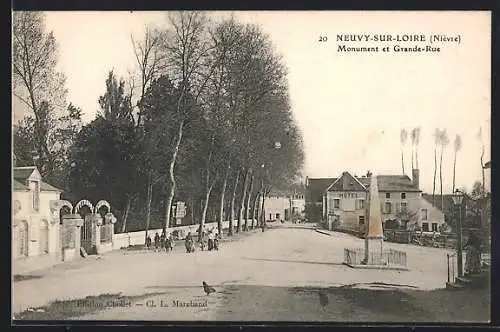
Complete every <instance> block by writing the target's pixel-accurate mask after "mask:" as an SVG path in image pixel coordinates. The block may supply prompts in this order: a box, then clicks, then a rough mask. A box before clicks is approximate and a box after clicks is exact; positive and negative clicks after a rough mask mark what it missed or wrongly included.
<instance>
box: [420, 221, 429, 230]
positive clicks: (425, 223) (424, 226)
mask: <svg viewBox="0 0 500 332" xmlns="http://www.w3.org/2000/svg"><path fill="white" fill-rule="evenodd" d="M428 231H429V223H427V222H423V223H422V232H428Z"/></svg>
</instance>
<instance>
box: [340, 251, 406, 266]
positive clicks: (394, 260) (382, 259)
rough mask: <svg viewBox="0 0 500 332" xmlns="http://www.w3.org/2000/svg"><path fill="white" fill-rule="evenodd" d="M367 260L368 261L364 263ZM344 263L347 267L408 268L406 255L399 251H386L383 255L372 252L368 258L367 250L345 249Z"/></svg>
mask: <svg viewBox="0 0 500 332" xmlns="http://www.w3.org/2000/svg"><path fill="white" fill-rule="evenodd" d="M366 258H368V261H366V262H363V261H364V260H365V259H366ZM344 263H345V264H347V265H360V264H362V263H364V264H366V265H390V266H400V267H405V268H406V267H407V260H406V253H405V252H403V251H397V250H392V249H389V250H385V251H383V252H381V253H379V252H370V253H368V257H366V255H365V250H364V249H362V248H356V249H352V248H345V249H344Z"/></svg>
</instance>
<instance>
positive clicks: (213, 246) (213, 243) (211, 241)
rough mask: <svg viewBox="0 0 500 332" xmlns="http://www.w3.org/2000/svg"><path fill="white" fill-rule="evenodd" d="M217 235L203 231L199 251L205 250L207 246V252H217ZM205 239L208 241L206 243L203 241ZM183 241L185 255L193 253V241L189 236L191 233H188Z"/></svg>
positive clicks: (211, 231) (215, 232)
mask: <svg viewBox="0 0 500 332" xmlns="http://www.w3.org/2000/svg"><path fill="white" fill-rule="evenodd" d="M219 238H220V237H219V233H218V232H217V231H216V230H214V229H211V230H210V231H207V230H203V232H202V236H201V241H200V249H201V250H205V247H206V245H207V244H208V250H209V251H212V250H219ZM205 239H208V241H205ZM184 241H185V246H186V252H187V253H192V252H194V240H193V236H192V235H191V232H189V233H188V235H187V236H186V239H185V240H184Z"/></svg>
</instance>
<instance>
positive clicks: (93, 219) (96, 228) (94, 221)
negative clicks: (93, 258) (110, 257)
mask: <svg viewBox="0 0 500 332" xmlns="http://www.w3.org/2000/svg"><path fill="white" fill-rule="evenodd" d="M85 218H88V220H89V221H90V222H89V224H90V225H91V246H92V248H95V253H96V254H99V249H100V246H101V225H102V217H101V216H100V215H99V214H91V215H87V216H85Z"/></svg>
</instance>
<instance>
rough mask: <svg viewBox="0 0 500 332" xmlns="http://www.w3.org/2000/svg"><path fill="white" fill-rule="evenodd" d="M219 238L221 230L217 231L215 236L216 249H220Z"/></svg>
mask: <svg viewBox="0 0 500 332" xmlns="http://www.w3.org/2000/svg"><path fill="white" fill-rule="evenodd" d="M219 238H220V235H219V232H218V231H215V237H214V249H215V250H219Z"/></svg>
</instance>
